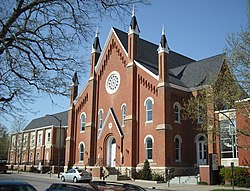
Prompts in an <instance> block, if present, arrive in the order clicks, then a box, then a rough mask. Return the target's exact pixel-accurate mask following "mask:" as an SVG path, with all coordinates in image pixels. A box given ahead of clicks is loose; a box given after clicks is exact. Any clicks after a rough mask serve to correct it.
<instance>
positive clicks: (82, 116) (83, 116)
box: [81, 113, 86, 131]
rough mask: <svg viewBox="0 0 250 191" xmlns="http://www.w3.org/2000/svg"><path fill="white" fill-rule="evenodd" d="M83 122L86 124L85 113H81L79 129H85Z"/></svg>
mask: <svg viewBox="0 0 250 191" xmlns="http://www.w3.org/2000/svg"><path fill="white" fill-rule="evenodd" d="M85 124H86V114H85V113H83V114H82V115H81V131H85Z"/></svg>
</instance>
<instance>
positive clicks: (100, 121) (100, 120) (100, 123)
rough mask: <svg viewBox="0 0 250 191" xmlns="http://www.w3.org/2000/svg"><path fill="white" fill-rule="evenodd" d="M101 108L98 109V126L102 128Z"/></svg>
mask: <svg viewBox="0 0 250 191" xmlns="http://www.w3.org/2000/svg"><path fill="white" fill-rule="evenodd" d="M102 119H103V110H102V109H100V111H99V128H102Z"/></svg>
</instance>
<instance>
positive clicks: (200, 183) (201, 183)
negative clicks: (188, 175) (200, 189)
mask: <svg viewBox="0 0 250 191" xmlns="http://www.w3.org/2000/svg"><path fill="white" fill-rule="evenodd" d="M198 184H199V185H208V183H207V182H203V181H201V182H198Z"/></svg>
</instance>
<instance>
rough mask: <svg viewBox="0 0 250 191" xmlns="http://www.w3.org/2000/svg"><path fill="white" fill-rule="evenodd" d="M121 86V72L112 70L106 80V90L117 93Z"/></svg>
mask: <svg viewBox="0 0 250 191" xmlns="http://www.w3.org/2000/svg"><path fill="white" fill-rule="evenodd" d="M119 86H120V74H119V73H118V72H116V71H114V72H111V73H110V74H109V75H108V77H107V80H106V90H107V92H108V93H109V94H113V93H115V92H116V91H117V90H118V88H119Z"/></svg>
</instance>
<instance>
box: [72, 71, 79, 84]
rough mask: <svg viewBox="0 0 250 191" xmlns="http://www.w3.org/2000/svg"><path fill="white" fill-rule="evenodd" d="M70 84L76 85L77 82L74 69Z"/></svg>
mask: <svg viewBox="0 0 250 191" xmlns="http://www.w3.org/2000/svg"><path fill="white" fill-rule="evenodd" d="M71 84H72V85H78V84H79V82H78V77H77V72H76V70H75V72H74V74H73V77H72V83H71Z"/></svg>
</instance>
